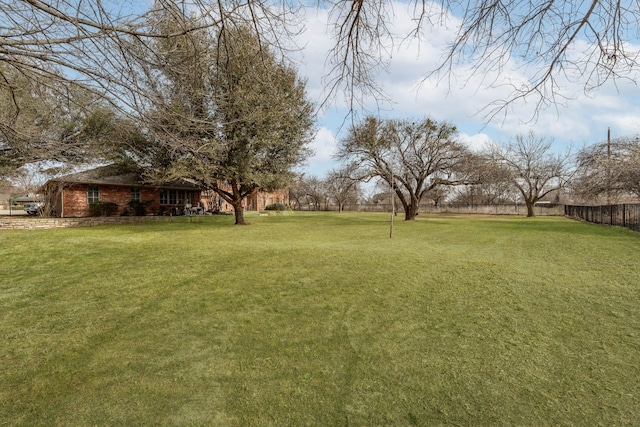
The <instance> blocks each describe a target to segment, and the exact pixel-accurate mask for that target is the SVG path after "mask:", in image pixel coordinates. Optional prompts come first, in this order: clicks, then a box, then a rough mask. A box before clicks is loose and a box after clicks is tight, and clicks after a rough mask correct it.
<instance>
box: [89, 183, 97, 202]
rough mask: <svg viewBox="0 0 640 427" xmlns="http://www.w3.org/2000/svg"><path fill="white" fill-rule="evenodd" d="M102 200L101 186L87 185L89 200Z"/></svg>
mask: <svg viewBox="0 0 640 427" xmlns="http://www.w3.org/2000/svg"><path fill="white" fill-rule="evenodd" d="M99 201H100V187H98V186H97V185H88V186H87V202H88V203H98V202H99Z"/></svg>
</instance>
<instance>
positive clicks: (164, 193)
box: [160, 189, 193, 205]
mask: <svg viewBox="0 0 640 427" xmlns="http://www.w3.org/2000/svg"><path fill="white" fill-rule="evenodd" d="M160 204H161V205H184V204H193V192H191V191H184V190H165V189H162V190H160Z"/></svg>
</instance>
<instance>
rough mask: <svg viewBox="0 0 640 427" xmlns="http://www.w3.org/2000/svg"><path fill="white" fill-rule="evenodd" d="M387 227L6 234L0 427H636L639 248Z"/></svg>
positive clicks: (421, 225)
mask: <svg viewBox="0 0 640 427" xmlns="http://www.w3.org/2000/svg"><path fill="white" fill-rule="evenodd" d="M399 219H400V217H398V221H396V222H395V226H394V238H393V239H389V217H388V216H387V215H378V214H352V213H347V214H336V213H327V214H314V213H298V212H297V213H294V214H292V215H275V216H268V217H267V216H253V217H249V220H250V221H251V222H252V225H251V226H248V227H238V226H234V225H232V224H233V217H231V216H224V217H202V218H198V219H196V220H194V221H192V222H190V221H189V219H188V218H179V219H175V220H174V221H173V222H171V223H152V224H143V225H119V226H108V227H95V228H76V229H59V230H34V231H3V232H0V256H1V260H2V264H1V265H0V425H2V426H4V425H11V426H13V425H24V426H38V425H51V426H89V425H111V426H116V425H122V426H132V425H189V426H191V425H220V426H227V425H228V426H245V425H246V426H303V425H310V426H334V425H340V426H343V425H344V426H346V425H349V426H376V425H379V426H402V425H423V426H434V425H466V426H487V425H491V426H493V425H505V426H507V425H509V426H511V425H527V426H540V425H554V426H558V425H575V426H587V425H588V426H593V425H603V426H614V425H616V426H622V425H637V423H638V422H639V420H640V234H637V233H633V232H630V231H627V230H623V229H618V228H609V227H600V226H595V225H590V224H584V223H579V222H574V221H571V220H568V219H564V218H535V219H526V218H519V217H464V216H440V217H422V216H420V217H419V219H418V220H417V221H415V222H410V223H407V222H403V221H400V220H399Z"/></svg>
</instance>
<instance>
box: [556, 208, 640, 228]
mask: <svg viewBox="0 0 640 427" xmlns="http://www.w3.org/2000/svg"><path fill="white" fill-rule="evenodd" d="M564 214H565V215H566V216H568V217H571V218H579V219H582V220H584V221H588V222H593V223H595V224H606V225H617V226H620V227H626V228H630V229H632V230H634V231H640V204H622V205H603V206H572V205H565V207H564Z"/></svg>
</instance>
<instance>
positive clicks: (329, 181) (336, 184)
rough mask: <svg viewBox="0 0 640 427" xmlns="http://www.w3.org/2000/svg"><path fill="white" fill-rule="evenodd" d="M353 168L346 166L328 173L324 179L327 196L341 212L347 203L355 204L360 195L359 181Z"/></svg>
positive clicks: (352, 166)
mask: <svg viewBox="0 0 640 427" xmlns="http://www.w3.org/2000/svg"><path fill="white" fill-rule="evenodd" d="M355 169H356V168H355V166H354V165H347V166H345V167H343V168H340V169H333V170H331V171H329V173H328V174H327V176H326V177H325V179H324V184H325V185H324V186H325V188H326V192H327V196H328V197H329V198H330V199H333V201H334V202H335V203H336V204H337V205H338V211H339V212H342V211H343V210H344V208H345V205H346V204H347V203H354V204H355V203H357V201H358V196H359V194H360V181H359V180H358V179H357V177H355V175H354V172H355Z"/></svg>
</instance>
